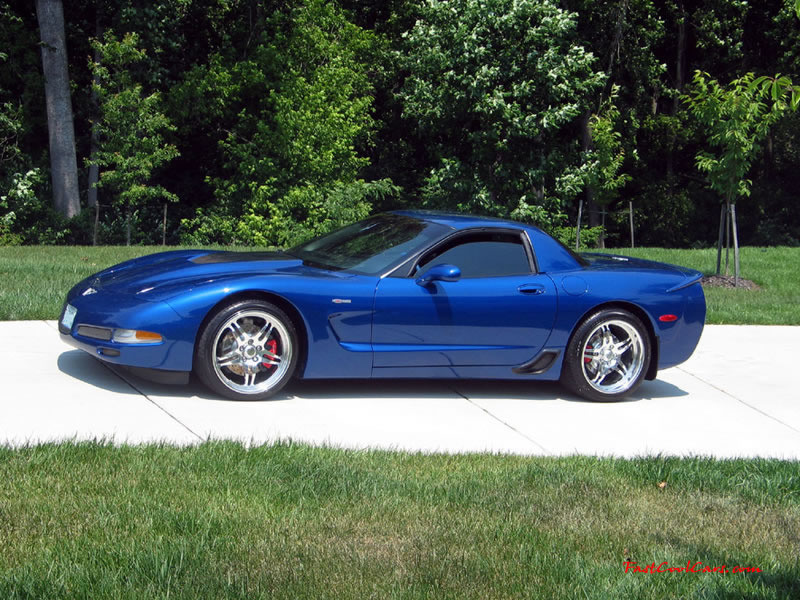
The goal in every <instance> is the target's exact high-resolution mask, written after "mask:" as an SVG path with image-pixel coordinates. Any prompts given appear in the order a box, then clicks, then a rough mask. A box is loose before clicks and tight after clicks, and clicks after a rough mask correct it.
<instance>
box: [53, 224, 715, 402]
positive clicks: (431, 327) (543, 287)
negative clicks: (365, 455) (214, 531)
mask: <svg viewBox="0 0 800 600" xmlns="http://www.w3.org/2000/svg"><path fill="white" fill-rule="evenodd" d="M700 279H701V273H700V272H698V271H693V270H691V269H685V268H682V267H676V266H672V265H667V264H662V263H656V262H650V261H645V260H638V259H633V258H627V257H622V256H611V255H607V254H582V255H578V254H576V253H574V252H572V251H570V250H568V249H567V248H565V247H564V246H563V245H562V244H560V243H559V242H557V241H556V240H554V239H553V238H551V237H550V236H548V235H547V234H545V233H544V232H542V231H541V230H539V229H537V228H536V227H532V226H530V225H524V224H521V223H515V222H512V221H501V220H495V219H488V218H480V217H473V216H466V215H453V214H444V213H436V212H424V211H396V212H391V213H386V214H380V215H377V216H374V217H371V218H369V219H366V220H364V221H361V222H359V223H355V224H353V225H349V226H347V227H344V228H343V229H340V230H338V231H335V232H333V233H330V234H328V235H325V236H323V237H320V238H317V239H315V240H313V241H310V242H308V243H305V244H302V245H300V246H297V247H295V248H292V249H290V250H286V251H285V252H244V253H240V252H220V251H208V250H178V251H174V252H162V253H159V254H153V255H150V256H145V257H142V258H137V259H134V260H130V261H127V262H123V263H121V264H119V265H116V266H114V267H111V268H109V269H106V270H104V271H101V272H100V273H97V274H96V275H93V276H91V277H89V278H87V279H85V280H84V281H81V282H80V283H79V284H78V285H76V286H75V287H73V288H72V289H71V290H70V292H69V294H68V295H67V299H66V302H65V304H64V310H63V312H62V314H61V317H60V319H59V330H60V332H61V335H62V337H63V339H64V340H66V341H67V342H68V343H70V344H72V345H73V346H75V347H77V348H80V349H82V350H85V351H87V352H89V353H91V354H92V355H94V356H96V357H97V358H99V359H100V360H103V361H107V362H109V363H114V364H117V365H123V366H126V367H131V368H134V369H136V370H138V371H139V373H140V374H143V375H144V376H149V377H151V378H154V379H158V380H162V381H177V382H186V381H188V378H189V374H190V373H191V372H192V371H194V372H195V373H196V374H197V376H198V377H199V378H200V379H201V380H202V381H203V382H204V383H205V384H206V385H207V386H208V387H209V388H211V390H213V391H214V392H216V393H218V394H220V395H222V396H226V397H228V398H232V399H236V400H262V399H264V398H268V397H270V396H272V395H273V394H275V393H276V392H277V391H278V390H280V389H281V388H283V386H285V385H286V384H287V383H288V382H289V381H290V380H291V378H292V377H301V378H308V379H312V378H370V377H375V378H378V377H415V378H487V379H531V380H536V379H543V380H557V379H560V380H561V382H562V383H563V384H564V385H565V386H566V387H567V388H569V389H570V390H572V391H573V392H575V393H577V394H579V395H581V396H583V397H585V398H588V399H591V400H615V399H618V398H622V397H624V396H625V395H627V394H630V393H631V392H633V391H634V390H636V388H637V387H639V385H640V384H641V383H642V381H643V380H644V379H654V378H655V377H656V374H657V372H658V370H659V369H665V368H667V367H671V366H674V365H677V364H679V363H681V362H683V361H685V360H686V359H688V358H689V356H691V354H692V352H693V351H694V349H695V347H696V346H697V342H698V341H699V339H700V335H701V333H702V331H703V322H704V319H705V311H706V305H705V298H704V296H703V290H702V287H701V285H700Z"/></svg>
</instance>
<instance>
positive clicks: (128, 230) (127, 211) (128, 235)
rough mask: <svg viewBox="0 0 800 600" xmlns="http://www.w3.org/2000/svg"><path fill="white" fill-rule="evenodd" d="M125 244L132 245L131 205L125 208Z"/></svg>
mask: <svg viewBox="0 0 800 600" xmlns="http://www.w3.org/2000/svg"><path fill="white" fill-rule="evenodd" d="M125 245H126V246H130V245H131V207H130V205H128V206H127V208H126V209H125Z"/></svg>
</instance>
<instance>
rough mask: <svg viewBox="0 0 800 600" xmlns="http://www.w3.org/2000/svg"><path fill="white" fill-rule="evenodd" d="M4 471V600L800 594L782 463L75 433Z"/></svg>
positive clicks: (3, 456) (797, 487) (790, 494)
mask: <svg viewBox="0 0 800 600" xmlns="http://www.w3.org/2000/svg"><path fill="white" fill-rule="evenodd" d="M0 481H2V482H3V483H4V485H2V486H0V548H2V552H0V598H3V599H4V600H12V599H16V598H54V599H55V598H69V599H75V598H86V599H92V600H99V599H103V598H109V599H111V598H113V599H115V600H117V599H121V598H131V599H134V598H137V599H138V598H187V599H189V598H191V599H196V598H242V599H244V598H287V599H292V600H294V599H297V598H313V599H320V598H336V599H349V598H352V599H354V600H355V599H358V600H361V599H364V598H379V599H383V598H454V599H456V598H457V599H462V598H475V599H480V600H485V599H500V598H546V599H548V600H558V599H562V598H563V599H573V598H575V599H578V598H581V599H583V598H589V599H592V598H597V599H600V598H603V599H605V598H608V599H613V600H621V599H627V598H630V599H636V600H647V599H653V600H656V599H658V600H661V599H662V598H719V599H723V598H726V599H745V598H747V599H762V598H763V599H767V598H770V599H771V598H774V599H778V598H786V599H789V598H798V597H800V558H798V557H799V556H800V555H799V554H798V543H800V538H798V532H800V474H798V470H797V464H796V463H789V462H781V461H765V460H738V461H714V460H708V459H672V458H670V459H667V458H648V459H637V460H619V459H616V460H615V459H596V458H587V457H569V458H525V457H503V456H491V455H464V456H443V455H422V454H409V453H404V452H394V453H393V452H381V451H368V452H367V451H342V450H333V449H326V448H310V447H307V446H303V445H292V444H278V445H275V446H269V447H257V448H251V449H244V448H243V447H241V446H240V445H237V444H233V443H207V444H203V445H201V446H198V447H192V448H171V447H157V446H143V447H127V446H123V447H117V448H115V447H112V446H108V445H103V444H93V443H82V444H62V445H44V446H38V447H31V448H23V449H19V450H10V449H3V448H0ZM662 482H666V485H665V487H663V489H662V488H661V487H660V486H659V484H661V483H662ZM626 560H627V561H629V562H635V563H637V564H638V565H639V566H641V567H645V566H646V565H648V564H650V563H655V564H656V565H660V564H661V563H662V562H664V561H666V562H667V563H668V565H667V566H673V567H682V566H685V565H686V564H687V562H691V563H692V564H695V563H697V562H698V561H699V562H701V563H702V564H701V565H699V566H696V567H695V568H698V569H702V568H703V566H708V567H721V566H722V565H725V567H726V568H727V569H728V570H729V573H721V572H718V573H711V572H709V573H680V572H674V573H654V574H647V573H633V572H629V573H626V572H625V562H626ZM736 566H741V567H753V568H758V569H761V572H750V573H733V569H734V567H736Z"/></svg>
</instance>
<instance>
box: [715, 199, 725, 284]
mask: <svg viewBox="0 0 800 600" xmlns="http://www.w3.org/2000/svg"><path fill="white" fill-rule="evenodd" d="M725 207H726V205H725V204H723V205H722V206H720V207H719V237H718V239H717V275H719V272H720V269H721V268H722V235H723V232H724V229H725V218H726V217H727V214H726V212H725Z"/></svg>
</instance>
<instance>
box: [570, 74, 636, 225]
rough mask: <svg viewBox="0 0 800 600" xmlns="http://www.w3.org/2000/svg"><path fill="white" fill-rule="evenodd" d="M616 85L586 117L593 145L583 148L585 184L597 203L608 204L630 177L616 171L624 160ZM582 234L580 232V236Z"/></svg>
mask: <svg viewBox="0 0 800 600" xmlns="http://www.w3.org/2000/svg"><path fill="white" fill-rule="evenodd" d="M618 93H619V88H618V87H617V86H614V87H613V88H612V90H611V94H610V96H609V97H608V99H607V100H605V102H603V105H602V106H601V107H600V111H599V112H598V113H597V114H594V115H592V117H591V119H590V120H589V128H590V130H591V132H592V145H593V148H592V149H591V150H589V151H588V152H586V155H585V159H584V160H585V161H586V163H587V164H588V165H589V167H590V168H589V169H588V181H587V183H588V185H590V186H591V187H592V189H593V190H594V192H595V198H594V199H595V202H597V203H598V204H599V205H601V206H606V205H608V204H610V203H611V202H612V201H613V200H614V199H616V197H617V196H618V195H619V192H620V190H621V189H622V188H623V187H624V186H625V184H626V183H628V182H629V181H630V180H631V176H630V175H628V174H626V173H620V170H621V169H622V164H623V162H624V161H625V149H624V148H623V147H622V134H621V133H620V132H619V130H618V121H619V118H620V113H619V108H617V105H616V103H615V101H616V99H617V95H618ZM581 237H583V236H581Z"/></svg>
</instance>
